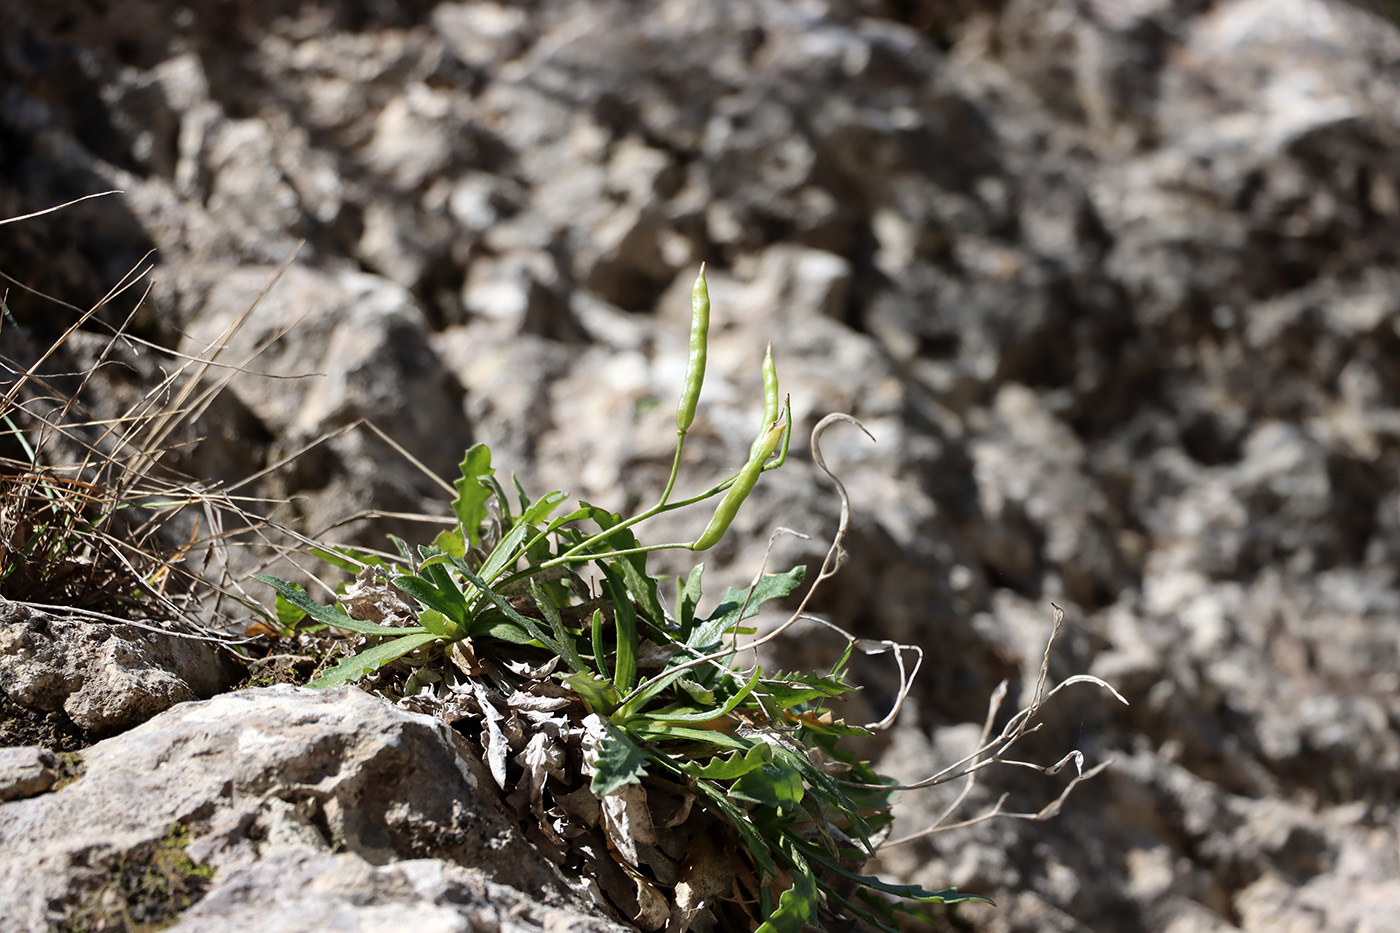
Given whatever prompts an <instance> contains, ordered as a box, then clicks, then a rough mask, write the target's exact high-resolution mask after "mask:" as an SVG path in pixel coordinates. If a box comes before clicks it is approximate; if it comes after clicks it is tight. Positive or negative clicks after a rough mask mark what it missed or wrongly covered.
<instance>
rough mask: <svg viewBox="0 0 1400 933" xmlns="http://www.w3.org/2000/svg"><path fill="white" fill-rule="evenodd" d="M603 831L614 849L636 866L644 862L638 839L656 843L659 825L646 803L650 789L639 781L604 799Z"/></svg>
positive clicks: (625, 785) (631, 864)
mask: <svg viewBox="0 0 1400 933" xmlns="http://www.w3.org/2000/svg"><path fill="white" fill-rule="evenodd" d="M601 803H602V807H603V831H604V832H606V833H607V834H608V841H609V842H610V843H612V846H613V849H614V850H615V851H616V852H617V853H618V854H619V855H621V856H622V858H623V861H625V862H626V863H627V864H628V865H630V866H631V867H633V868H636V867H639V866H640V865H641V864H642V860H641V855H640V854H639V853H638V851H637V843H639V842H640V843H645V844H647V845H653V846H654V845H656V828H655V827H654V826H653V825H652V822H651V809H650V808H649V807H648V806H647V792H646V790H645V789H644V788H643V787H642V785H640V784H624V785H623V786H622V787H620V788H618V789H617V790H616V791H614V792H613V793H611V794H609V795H608V796H606V797H604V798H603V799H602V801H601Z"/></svg>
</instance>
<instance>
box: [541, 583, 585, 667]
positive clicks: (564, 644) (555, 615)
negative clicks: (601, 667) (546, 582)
mask: <svg viewBox="0 0 1400 933" xmlns="http://www.w3.org/2000/svg"><path fill="white" fill-rule="evenodd" d="M530 595H531V596H533V597H534V599H535V605H536V606H538V607H539V610H540V613H541V614H542V615H543V616H544V618H545V621H546V622H548V623H549V627H550V630H551V631H553V632H554V639H555V641H556V642H557V643H558V645H559V654H560V656H561V657H563V659H564V663H565V664H568V665H569V667H571V668H573V669H574V670H575V671H577V672H579V673H591V672H590V671H589V670H588V665H587V664H585V663H584V662H583V658H582V657H580V656H579V653H578V648H577V646H575V644H574V636H573V634H572V633H571V632H570V631H569V630H568V629H567V628H565V627H564V617H563V616H562V615H560V613H559V607H558V606H556V605H554V601H553V600H552V599H550V597H549V594H547V593H546V592H545V591H544V587H542V586H540V584H539V581H538V580H535V579H534V578H533V577H532V578H531V579H530Z"/></svg>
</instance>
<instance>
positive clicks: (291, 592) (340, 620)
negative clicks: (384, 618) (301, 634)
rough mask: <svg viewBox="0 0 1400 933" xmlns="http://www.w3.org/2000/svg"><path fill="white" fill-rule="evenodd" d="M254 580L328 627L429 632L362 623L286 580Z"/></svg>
mask: <svg viewBox="0 0 1400 933" xmlns="http://www.w3.org/2000/svg"><path fill="white" fill-rule="evenodd" d="M253 579H254V580H257V581H259V582H260V583H266V584H267V585H268V586H270V587H272V588H273V589H274V590H276V591H277V592H279V593H281V594H282V595H283V596H284V597H286V600H287V602H289V603H291V604H292V605H293V606H296V607H297V608H298V609H301V610H303V611H304V612H305V613H306V614H307V615H309V616H311V618H313V619H315V620H316V621H317V622H324V623H325V624H326V625H330V626H334V627H335V628H339V629H345V630H346V631H347V632H359V633H360V634H361V635H420V634H422V633H424V632H426V631H427V629H425V628H422V627H420V626H396V625H379V624H378V623H375V622H362V621H360V620H359V619H356V618H353V617H351V616H348V615H346V614H345V613H343V612H341V611H340V610H339V609H334V608H332V607H330V606H323V605H321V604H320V603H318V602H316V601H315V600H314V599H312V598H311V596H310V595H309V594H308V593H307V592H306V590H303V589H301V588H299V587H297V586H296V585H295V584H293V583H288V582H287V581H286V580H279V579H277V578H276V577H269V576H268V575H266V574H262V573H255V574H253ZM434 637H436V636H434Z"/></svg>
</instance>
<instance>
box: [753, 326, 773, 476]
mask: <svg viewBox="0 0 1400 933" xmlns="http://www.w3.org/2000/svg"><path fill="white" fill-rule="evenodd" d="M778 406H779V402H778V367H777V366H776V365H774V363H773V344H771V343H770V344H768V352H767V353H765V354H764V355H763V430H764V431H765V432H766V431H767V429H768V426H769V425H771V424H772V423H773V422H775V421H777V420H778ZM761 443H763V434H762V433H760V434H759V435H758V437H756V438H754V442H753V446H752V447H750V448H749V456H750V457H752V456H753V455H754V454H756V453H758V445H759V444H761Z"/></svg>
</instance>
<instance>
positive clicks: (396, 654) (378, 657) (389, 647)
mask: <svg viewBox="0 0 1400 933" xmlns="http://www.w3.org/2000/svg"><path fill="white" fill-rule="evenodd" d="M399 631H403V630H402V629H399ZM437 640H438V637H437V636H436V635H434V634H432V633H431V632H426V633H419V634H415V635H405V636H404V637H402V638H395V639H394V640H393V641H386V642H385V643H384V644H382V645H376V646H374V647H373V648H370V649H368V650H365V651H361V652H360V653H359V654H357V655H355V656H354V657H352V658H346V659H345V660H344V661H341V662H340V663H339V664H337V665H336V666H335V667H333V668H331V669H330V670H328V671H326V672H325V673H324V674H322V675H321V676H320V677H317V678H316V679H315V680H313V681H311V683H309V684H307V686H308V687H314V688H316V689H317V690H324V689H326V688H327V687H340V686H344V685H345V684H352V683H354V682H355V681H357V680H359V679H360V678H362V677H364V676H365V675H366V674H372V673H373V672H375V671H377V670H379V669H380V668H381V667H383V666H384V665H386V664H388V663H389V662H390V661H395V660H398V659H399V658H401V657H403V656H404V655H406V654H408V653H409V652H410V651H413V650H414V649H415V648H421V647H423V646H424V645H427V644H431V643H432V642H435V641H437Z"/></svg>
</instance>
